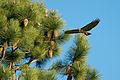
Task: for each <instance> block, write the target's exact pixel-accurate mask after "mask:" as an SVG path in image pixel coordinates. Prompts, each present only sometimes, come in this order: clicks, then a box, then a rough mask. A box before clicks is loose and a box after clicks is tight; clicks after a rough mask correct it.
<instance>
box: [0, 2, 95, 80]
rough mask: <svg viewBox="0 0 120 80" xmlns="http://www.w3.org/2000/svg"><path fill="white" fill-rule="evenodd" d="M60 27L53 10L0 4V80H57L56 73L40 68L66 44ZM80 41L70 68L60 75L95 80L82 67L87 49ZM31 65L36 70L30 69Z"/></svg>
mask: <svg viewBox="0 0 120 80" xmlns="http://www.w3.org/2000/svg"><path fill="white" fill-rule="evenodd" d="M63 27H64V21H63V19H62V18H61V17H60V16H59V15H58V14H57V12H56V11H55V10H48V9H46V7H45V5H44V3H41V2H32V0H0V80H17V79H19V80H57V75H56V74H57V71H56V70H55V69H51V68H50V69H47V70H46V69H43V68H41V67H40V66H41V65H43V64H45V62H46V60H49V59H51V58H53V57H54V56H59V55H60V53H61V47H60V46H61V45H62V44H63V43H65V42H66V41H68V40H69V38H70V37H69V35H68V34H64V32H62V31H61V29H62V28H63ZM81 39H83V38H80V41H79V39H77V40H78V42H77V43H76V44H77V46H76V47H74V48H72V51H73V53H70V55H72V56H74V59H73V58H72V64H67V65H66V66H65V68H66V70H64V71H63V72H66V74H67V75H68V78H72V77H74V78H75V79H77V80H80V79H82V80H83V78H84V79H85V80H89V79H90V80H96V79H97V76H96V71H95V70H94V69H93V70H92V69H90V68H89V67H87V65H86V63H85V61H86V57H85V56H86V55H87V52H86V49H88V47H87V46H86V42H84V39H83V40H81ZM82 41H83V42H82ZM79 42H80V43H79ZM78 47H79V48H80V49H79V48H78ZM81 47H82V48H83V49H82V50H81ZM84 49H85V52H84ZM74 50H77V51H76V52H75V51H74ZM82 51H83V52H82ZM81 61H82V62H81ZM33 62H36V63H37V64H38V65H39V67H37V68H36V67H35V68H32V67H30V65H31V64H32V63H33ZM78 63H79V64H78ZM56 67H57V66H56ZM79 67H80V70H79ZM81 67H82V70H81ZM73 69H74V70H73ZM18 71H19V72H20V75H19V76H18V78H17V75H18V74H17V72H18ZM77 71H78V72H79V73H80V74H78V73H77ZM73 73H74V74H73ZM81 75H82V77H81ZM79 76H80V77H79ZM86 77H87V78H86ZM94 77H96V79H93V78H94ZM68 80H70V79H68Z"/></svg>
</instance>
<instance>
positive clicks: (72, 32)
mask: <svg viewBox="0 0 120 80" xmlns="http://www.w3.org/2000/svg"><path fill="white" fill-rule="evenodd" d="M99 22H100V20H99V19H95V20H93V21H92V22H91V23H89V24H87V25H85V26H84V27H82V28H78V29H73V30H67V31H65V34H74V33H84V34H85V35H87V36H88V35H90V34H91V33H89V32H87V31H89V30H91V29H92V28H94V27H95V26H97V24H98V23H99Z"/></svg>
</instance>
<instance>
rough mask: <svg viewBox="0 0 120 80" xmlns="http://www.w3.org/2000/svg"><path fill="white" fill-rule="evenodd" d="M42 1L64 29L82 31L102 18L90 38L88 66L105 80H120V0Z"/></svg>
mask: <svg viewBox="0 0 120 80" xmlns="http://www.w3.org/2000/svg"><path fill="white" fill-rule="evenodd" d="M42 1H44V2H45V5H46V6H47V8H48V9H56V10H57V11H58V13H59V14H60V16H61V17H62V18H63V19H64V20H65V29H72V28H77V27H82V26H84V25H86V24H87V23H89V22H91V21H92V20H94V19H95V18H100V20H101V22H100V23H99V25H98V26H97V27H96V28H94V29H93V30H91V33H92V35H91V36H89V37H88V40H89V44H90V46H91V49H90V52H89V56H88V64H89V65H91V66H93V67H95V68H96V69H97V70H98V71H99V72H100V74H101V77H102V80H120V77H119V76H120V47H119V46H120V36H119V35H120V31H119V30H120V25H119V24H120V22H119V21H120V0H42ZM69 45H71V43H69ZM69 45H68V46H69ZM64 47H67V46H64ZM65 49H66V48H65ZM65 49H64V50H63V51H66V50H65Z"/></svg>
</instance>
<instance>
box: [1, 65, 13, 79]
mask: <svg viewBox="0 0 120 80" xmlns="http://www.w3.org/2000/svg"><path fill="white" fill-rule="evenodd" d="M11 75H12V73H11V71H10V70H9V68H4V67H3V66H2V65H0V79H1V80H8V79H9V78H10V76H11Z"/></svg>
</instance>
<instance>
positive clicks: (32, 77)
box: [19, 68, 57, 80]
mask: <svg viewBox="0 0 120 80" xmlns="http://www.w3.org/2000/svg"><path fill="white" fill-rule="evenodd" d="M55 75H56V74H55V71H46V70H41V69H38V68H31V69H29V70H25V71H22V73H21V75H20V78H19V80H57V79H56V76H55Z"/></svg>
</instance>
